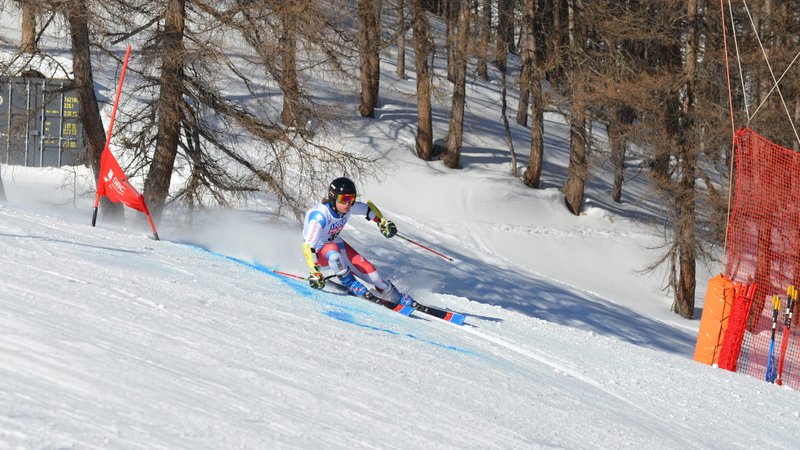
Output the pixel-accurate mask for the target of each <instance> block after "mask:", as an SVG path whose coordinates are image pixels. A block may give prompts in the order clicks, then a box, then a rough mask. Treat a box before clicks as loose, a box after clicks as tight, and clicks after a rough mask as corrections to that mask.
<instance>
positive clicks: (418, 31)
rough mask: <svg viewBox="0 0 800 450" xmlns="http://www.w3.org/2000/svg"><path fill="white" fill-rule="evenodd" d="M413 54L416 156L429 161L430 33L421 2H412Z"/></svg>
mask: <svg viewBox="0 0 800 450" xmlns="http://www.w3.org/2000/svg"><path fill="white" fill-rule="evenodd" d="M412 8H413V11H414V53H415V62H414V64H415V67H416V70H417V136H416V150H417V156H418V157H419V158H420V159H423V160H425V161H430V159H431V152H432V149H433V121H432V117H431V75H430V70H429V68H428V54H429V53H430V47H431V33H430V26H429V24H428V17H427V16H426V14H427V13H426V12H425V9H423V7H422V0H414V1H413V4H412Z"/></svg>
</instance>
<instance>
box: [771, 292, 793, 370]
mask: <svg viewBox="0 0 800 450" xmlns="http://www.w3.org/2000/svg"><path fill="white" fill-rule="evenodd" d="M789 295H791V292H790V293H789ZM780 309H781V299H780V297H778V296H777V295H773V296H772V337H771V338H770V340H769V356H767V374H766V380H767V381H768V382H770V383H774V382H775V378H777V376H778V361H777V359H776V358H775V330H776V329H777V328H778V312H779V311H780Z"/></svg>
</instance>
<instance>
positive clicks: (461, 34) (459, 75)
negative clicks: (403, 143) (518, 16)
mask: <svg viewBox="0 0 800 450" xmlns="http://www.w3.org/2000/svg"><path fill="white" fill-rule="evenodd" d="M469 1H470V0H461V5H460V10H459V14H458V34H457V42H458V45H457V46H456V51H455V54H454V57H455V64H454V65H453V67H454V69H455V73H454V75H455V81H454V83H453V101H452V104H451V109H450V124H449V126H448V131H447V143H446V144H445V153H444V157H443V158H442V160H443V161H444V164H445V165H446V166H447V167H449V168H451V169H456V168H458V167H459V160H460V159H461V141H462V138H463V133H464V106H465V103H466V84H467V51H468V45H467V44H468V42H469V16H470V9H469Z"/></svg>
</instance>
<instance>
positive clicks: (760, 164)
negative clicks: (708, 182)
mask: <svg viewBox="0 0 800 450" xmlns="http://www.w3.org/2000/svg"><path fill="white" fill-rule="evenodd" d="M734 144H735V146H736V169H735V178H734V180H735V183H736V186H735V190H734V201H733V210H732V213H731V219H730V223H729V228H728V255H727V256H728V262H727V267H726V272H725V274H726V275H727V276H728V277H729V278H730V279H731V280H733V281H735V282H739V283H755V294H754V296H753V297H752V299H753V300H752V304H751V305H750V308H749V309H750V311H749V315H748V316H747V320H746V321H743V323H742V324H741V325H740V326H743V327H744V328H745V331H746V332H745V333H744V342H743V344H742V347H741V353H740V357H739V363H738V365H737V366H736V367H737V370H738V371H739V372H743V373H747V374H748V375H750V376H753V377H756V378H760V379H764V377H765V373H766V367H767V358H768V354H769V347H770V340H771V334H772V333H771V331H772V309H773V308H772V303H771V302H770V299H771V298H772V296H773V295H776V294H777V295H780V296H781V298H782V299H784V301H783V305H784V310H783V311H780V314H779V319H778V320H779V324H778V327H777V329H778V332H777V334H776V337H775V339H776V343H780V342H781V340H782V339H789V341H788V346H787V351H786V354H785V361H784V366H783V382H784V384H786V385H790V386H792V387H794V388H800V368H797V369H794V376H792V371H793V368H794V366H796V365H797V364H800V354H798V353H799V351H798V346H800V342H797V339H798V336H797V329H798V327H797V323H796V321H797V314H795V316H794V320H793V322H794V323H792V326H791V328H790V330H791V333H790V334H789V333H784V325H783V323H784V313H785V306H786V290H787V287H788V286H790V285H795V286H798V285H800V153H796V152H794V151H792V150H789V149H786V148H783V147H781V146H779V145H776V144H774V143H772V142H770V141H769V140H767V139H766V138H764V137H763V136H760V135H759V134H757V133H756V132H754V131H753V130H751V129H750V128H742V129H739V130H738V131H737V132H736V136H735V137H734ZM731 326H733V324H731ZM741 331H742V330H738V331H737V330H732V329H730V328H729V329H728V332H741ZM776 346H777V345H776Z"/></svg>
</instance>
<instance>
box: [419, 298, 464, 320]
mask: <svg viewBox="0 0 800 450" xmlns="http://www.w3.org/2000/svg"><path fill="white" fill-rule="evenodd" d="M411 306H412V307H413V308H414V309H416V310H417V311H419V312H421V313H424V314H428V315H430V316H433V317H436V318H438V319H442V320H444V321H447V322H450V323H453V324H456V325H464V319H465V318H466V316H465V315H464V314H461V313H457V312H453V311H448V310H446V309H440V308H435V307H433V306H426V305H423V304H422V303H419V302H417V301H416V300H414V301H413V302H412V303H411Z"/></svg>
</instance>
